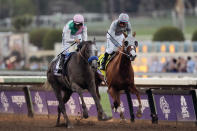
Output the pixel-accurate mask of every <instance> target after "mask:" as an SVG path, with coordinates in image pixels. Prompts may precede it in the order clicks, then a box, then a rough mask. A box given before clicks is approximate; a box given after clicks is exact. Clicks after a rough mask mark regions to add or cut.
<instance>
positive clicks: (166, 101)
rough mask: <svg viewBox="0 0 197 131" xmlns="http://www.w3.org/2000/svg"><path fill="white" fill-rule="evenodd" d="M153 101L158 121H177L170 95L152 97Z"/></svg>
mask: <svg viewBox="0 0 197 131" xmlns="http://www.w3.org/2000/svg"><path fill="white" fill-rule="evenodd" d="M154 99H155V103H156V109H157V114H158V118H159V120H169V121H176V120H177V119H176V110H175V109H176V108H175V105H174V102H173V96H172V95H154Z"/></svg>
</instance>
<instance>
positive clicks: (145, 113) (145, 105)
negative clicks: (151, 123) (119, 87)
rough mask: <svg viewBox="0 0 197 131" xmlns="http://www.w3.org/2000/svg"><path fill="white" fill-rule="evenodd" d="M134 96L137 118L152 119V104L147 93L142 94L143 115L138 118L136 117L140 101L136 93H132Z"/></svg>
mask: <svg viewBox="0 0 197 131" xmlns="http://www.w3.org/2000/svg"><path fill="white" fill-rule="evenodd" d="M131 98H132V102H133V108H134V115H135V118H136V119H145V120H151V116H150V114H151V113H150V106H149V103H148V96H147V95H140V98H141V103H142V110H141V111H142V117H141V118H138V117H136V113H137V110H138V107H139V102H138V99H137V97H136V95H134V94H132V95H131Z"/></svg>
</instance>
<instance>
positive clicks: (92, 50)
mask: <svg viewBox="0 0 197 131" xmlns="http://www.w3.org/2000/svg"><path fill="white" fill-rule="evenodd" d="M81 52H82V54H83V56H82V57H84V59H86V61H87V62H88V63H89V64H90V65H91V67H92V68H93V69H97V66H98V65H97V60H98V57H97V52H98V50H97V47H96V43H95V41H94V42H92V41H84V44H83V46H82V48H81Z"/></svg>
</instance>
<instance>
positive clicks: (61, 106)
mask: <svg viewBox="0 0 197 131" xmlns="http://www.w3.org/2000/svg"><path fill="white" fill-rule="evenodd" d="M56 89H57V87H56ZM55 95H56V98H57V100H58V101H59V105H58V118H57V126H58V125H59V122H60V112H62V114H63V116H64V120H65V124H66V126H67V128H72V125H71V123H70V121H69V119H68V116H67V114H66V108H65V105H64V102H63V98H62V94H61V90H60V89H57V90H55Z"/></svg>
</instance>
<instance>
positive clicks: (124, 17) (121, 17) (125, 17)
mask: <svg viewBox="0 0 197 131" xmlns="http://www.w3.org/2000/svg"><path fill="white" fill-rule="evenodd" d="M118 21H120V22H128V21H129V16H128V15H127V14H125V13H121V14H120V15H119V17H118Z"/></svg>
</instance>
